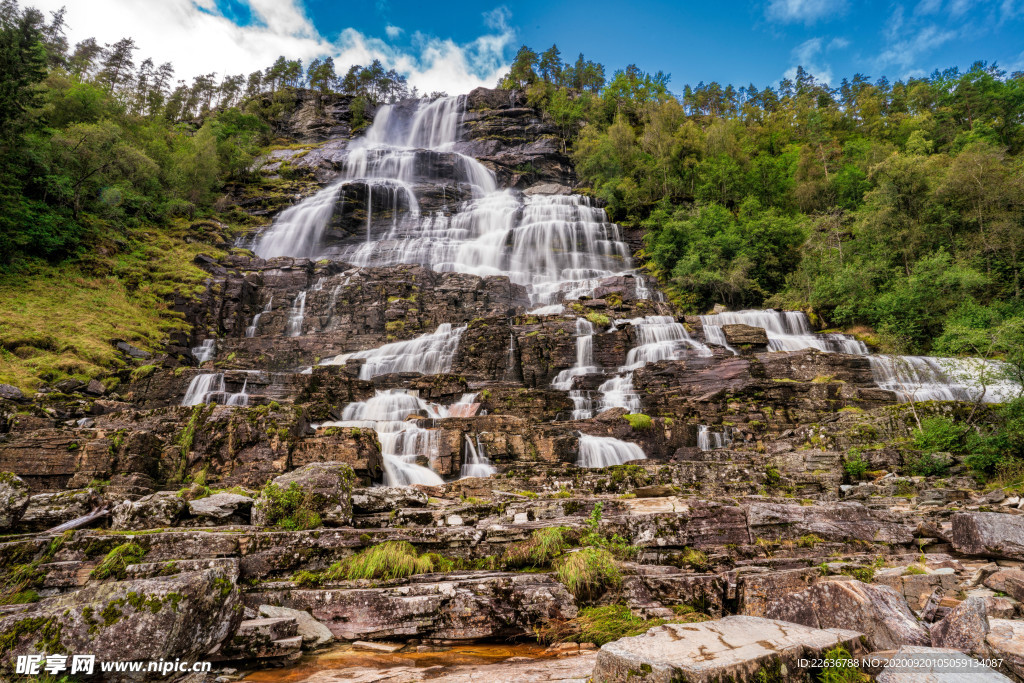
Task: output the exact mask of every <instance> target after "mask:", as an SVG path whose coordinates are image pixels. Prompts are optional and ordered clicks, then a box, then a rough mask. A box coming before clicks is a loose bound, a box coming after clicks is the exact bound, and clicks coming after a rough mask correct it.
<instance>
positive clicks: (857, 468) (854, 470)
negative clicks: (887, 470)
mask: <svg viewBox="0 0 1024 683" xmlns="http://www.w3.org/2000/svg"><path fill="white" fill-rule="evenodd" d="M843 470H844V471H845V472H846V475H847V476H848V477H850V479H852V480H854V481H857V480H859V479H863V478H864V474H865V473H866V472H867V471H868V461H867V460H865V459H864V458H863V457H861V454H860V451H858V450H856V449H854V450H851V451H850V453H849V455H848V456H847V458H846V460H844V461H843Z"/></svg>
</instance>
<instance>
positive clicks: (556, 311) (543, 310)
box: [528, 304, 565, 315]
mask: <svg viewBox="0 0 1024 683" xmlns="http://www.w3.org/2000/svg"><path fill="white" fill-rule="evenodd" d="M563 313H565V304H550V305H548V306H540V307H539V308H535V309H533V310H532V311H529V312H528V315H562V314H563Z"/></svg>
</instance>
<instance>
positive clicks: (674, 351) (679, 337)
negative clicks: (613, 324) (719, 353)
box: [618, 315, 711, 370]
mask: <svg viewBox="0 0 1024 683" xmlns="http://www.w3.org/2000/svg"><path fill="white" fill-rule="evenodd" d="M618 322H629V323H631V324H632V325H633V327H634V328H635V329H636V333H637V337H638V340H639V342H640V343H639V344H638V345H637V346H636V347H634V348H632V349H630V350H629V353H628V354H627V355H626V367H628V368H631V369H634V370H635V369H636V368H639V367H643V366H644V365H646V364H647V363H656V362H658V361H659V360H678V359H679V358H682V357H683V354H684V353H685V352H687V351H693V352H695V355H697V356H710V355H711V349H709V348H708V347H707V346H705V345H704V344H701V343H700V342H699V341H696V340H694V339H692V338H691V337H690V334H689V332H687V331H686V328H685V327H684V326H683V325H682V323H678V322H676V320H675V319H674V318H673V317H672V316H670V315H650V316H647V317H644V318H634V319H632V320H629V321H618Z"/></svg>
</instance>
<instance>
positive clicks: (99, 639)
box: [0, 563, 241, 682]
mask: <svg viewBox="0 0 1024 683" xmlns="http://www.w3.org/2000/svg"><path fill="white" fill-rule="evenodd" d="M237 578H238V565H237V563H232V564H221V565H219V566H217V567H213V568H210V569H205V570H202V571H192V572H185V573H181V574H177V575H175V576H170V577H161V578H153V579H138V580H128V581H118V582H114V583H105V584H101V585H97V586H93V587H89V588H84V589H82V590H79V591H76V592H74V593H68V594H65V595H61V596H59V597H55V598H50V599H46V600H43V601H42V602H39V603H36V604H34V605H32V606H31V607H30V608H29V609H28V610H25V611H22V612H19V613H13V614H11V613H9V614H7V615H5V616H4V617H2V618H0V638H2V639H3V640H4V642H9V643H10V647H9V648H7V649H6V650H5V651H4V652H3V654H2V655H0V657H2V659H0V672H2V671H3V670H4V669H5V668H7V667H10V668H11V669H13V666H14V661H15V660H16V658H17V656H18V655H25V654H53V653H56V652H72V653H90V654H94V655H96V659H97V661H116V660H122V661H128V660H159V659H164V660H172V661H173V660H174V659H175V658H181V659H182V660H193V661H194V660H202V659H205V658H206V655H207V653H209V652H211V651H213V650H214V649H215V648H217V647H218V646H219V645H220V643H222V642H223V641H224V640H225V639H226V638H227V637H228V636H230V635H231V634H232V633H233V632H234V630H235V629H236V627H237V626H238V623H239V620H240V619H241V610H240V609H236V608H237V607H238V589H237V587H236V586H235V581H236V580H237ZM147 675H149V676H151V674H147V673H145V672H142V673H136V674H128V673H126V674H116V675H111V677H110V678H107V679H104V680H109V681H115V682H117V681H133V680H138V681H142V680H149V679H147V678H146V676H147ZM2 677H3V676H0V678H2Z"/></svg>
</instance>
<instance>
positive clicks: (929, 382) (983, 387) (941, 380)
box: [868, 355, 1022, 403]
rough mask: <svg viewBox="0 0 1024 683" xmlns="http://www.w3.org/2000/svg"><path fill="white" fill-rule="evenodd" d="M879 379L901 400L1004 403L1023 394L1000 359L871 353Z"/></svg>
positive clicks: (876, 379)
mask: <svg viewBox="0 0 1024 683" xmlns="http://www.w3.org/2000/svg"><path fill="white" fill-rule="evenodd" d="M868 361H869V362H870V363H871V372H872V374H873V375H874V378H875V382H876V383H877V384H878V386H879V387H881V388H882V389H888V390H889V391H893V392H895V393H896V395H897V396H898V397H899V400H900V401H903V402H907V401H911V400H913V401H983V402H985V403H1002V402H1004V401H1009V400H1012V399H1014V398H1017V397H1018V396H1020V395H1021V391H1022V387H1021V386H1020V385H1019V384H1017V383H1016V382H1014V381H1012V380H1011V379H1010V378H1009V377H1008V373H1007V371H1006V370H1007V368H1006V366H1005V365H1004V364H1002V363H1000V362H999V361H991V360H984V359H980V358H933V357H929V356H882V355H879V356H868Z"/></svg>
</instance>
